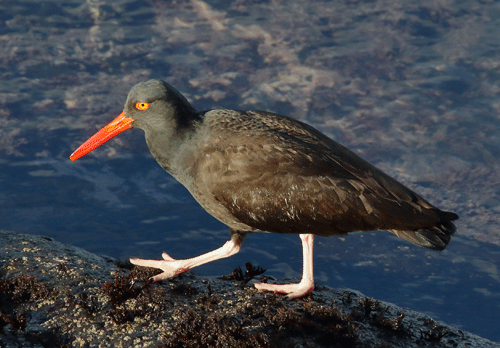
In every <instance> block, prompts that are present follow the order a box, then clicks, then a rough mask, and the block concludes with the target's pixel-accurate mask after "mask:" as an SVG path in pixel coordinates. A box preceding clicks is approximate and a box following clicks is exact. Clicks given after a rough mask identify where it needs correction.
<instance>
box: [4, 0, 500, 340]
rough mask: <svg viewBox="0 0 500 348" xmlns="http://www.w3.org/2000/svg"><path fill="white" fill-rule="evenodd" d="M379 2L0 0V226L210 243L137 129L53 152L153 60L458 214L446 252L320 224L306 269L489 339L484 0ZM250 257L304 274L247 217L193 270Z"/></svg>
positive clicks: (273, 271) (204, 100) (499, 251)
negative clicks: (341, 233)
mask: <svg viewBox="0 0 500 348" xmlns="http://www.w3.org/2000/svg"><path fill="white" fill-rule="evenodd" d="M387 6H389V5H386V4H385V3H382V2H377V1H375V2H370V3H369V4H368V3H367V4H359V3H357V4H355V5H353V4H351V3H350V2H347V1H346V2H345V3H343V2H326V1H325V2H315V3H312V4H311V3H309V2H307V1H289V2H287V3H286V4H285V3H283V4H280V3H278V2H272V3H267V2H255V3H253V2H250V3H248V4H246V3H242V2H238V1H234V2H222V1H208V2H207V3H202V2H199V1H191V2H164V3H163V2H156V3H144V2H140V1H115V2H113V4H109V5H106V4H101V3H100V2H84V1H65V2H59V1H26V2H22V3H13V2H2V3H0V19H1V20H2V23H3V26H0V34H1V35H3V36H2V38H3V40H2V41H1V44H0V50H1V54H0V78H1V81H2V83H1V84H0V166H1V171H0V228H1V229H7V230H14V231H18V232H24V233H33V234H42V235H46V236H50V237H53V238H55V239H56V240H58V241H60V242H63V243H68V244H72V245H76V246H79V247H83V248H85V249H87V250H89V251H91V252H94V253H98V254H105V255H109V256H112V257H115V258H120V259H125V258H128V257H130V256H139V257H147V258H159V257H160V255H161V252H162V251H167V252H168V253H169V254H170V255H171V256H173V257H175V258H185V257H192V256H195V255H198V254H201V253H204V252H207V251H209V250H212V249H215V248H217V247H219V246H221V245H222V244H223V243H224V242H225V241H226V240H227V239H228V238H229V231H228V229H227V228H226V227H225V226H224V225H222V224H221V223H219V222H218V221H216V220H215V219H213V218H212V217H211V216H209V215H208V214H207V213H206V212H204V211H203V210H202V209H201V208H200V207H199V206H198V204H197V203H196V202H195V201H194V200H193V198H192V197H191V196H190V195H189V193H188V192H187V191H186V190H185V189H184V188H183V187H182V186H181V185H180V184H178V183H177V182H176V181H175V180H174V179H172V178H171V177H170V176H169V175H168V174H166V173H165V172H164V171H163V170H162V169H161V168H160V167H159V166H158V165H157V164H156V162H155V161H154V159H153V158H152V157H151V155H150V154H149V151H148V150H147V147H146V145H145V142H144V139H143V134H142V132H141V131H138V130H134V131H128V132H125V133H123V134H120V135H119V136H118V137H117V139H114V140H112V141H110V142H109V143H107V144H106V145H103V146H102V147H101V148H99V149H97V150H95V151H94V152H93V153H91V154H89V155H87V156H85V157H84V158H82V159H80V160H78V161H76V162H71V161H70V160H69V159H68V156H69V155H70V154H71V152H72V151H73V150H74V149H75V148H76V147H77V146H78V145H80V144H81V143H82V142H83V141H85V140H86V139H87V138H88V137H89V136H91V135H92V134H93V133H95V131H96V130H97V129H99V127H101V126H103V125H105V124H106V123H107V122H109V121H110V120H112V119H113V118H114V117H115V116H117V115H118V114H119V113H120V112H121V109H122V106H123V103H124V101H125V98H126V95H127V93H128V90H129V89H130V87H132V86H133V85H134V84H135V83H137V82H139V81H142V80H145V79H148V78H163V79H166V80H167V81H168V82H170V83H171V84H173V85H174V86H176V87H177V88H178V89H179V90H180V91H181V92H182V93H183V94H184V95H185V96H186V97H187V98H189V100H190V101H192V103H193V105H194V106H195V107H197V108H198V109H207V108H214V107H227V108H237V109H265V110H269V111H275V112H278V113H282V114H287V115H290V116H293V117H296V118H298V119H301V120H303V121H305V122H308V123H310V124H312V125H313V126H315V127H317V128H318V129H320V130H321V131H323V132H325V133H326V134H328V135H329V136H331V137H332V138H334V139H336V140H337V141H339V142H341V143H342V144H344V145H346V146H347V147H349V148H351V149H352V150H354V151H356V152H358V153H359V154H360V155H361V156H362V157H364V158H365V159H367V160H369V161H370V162H371V163H373V164H375V165H377V166H378V167H380V168H381V169H383V170H384V171H386V172H387V173H389V174H390V175H392V176H394V177H396V178H397V179H398V180H401V181H402V182H404V183H405V184H406V185H408V186H410V187H411V188H412V189H414V190H415V191H417V192H419V193H421V194H422V195H423V196H424V197H425V198H427V199H428V200H429V201H431V202H432V203H433V204H435V205H437V206H438V207H440V208H442V209H445V210H451V211H455V212H456V213H458V214H459V215H460V220H458V222H457V227H458V233H457V235H456V236H454V238H453V239H452V242H451V243H450V245H449V247H448V248H447V249H446V250H445V251H444V252H442V253H438V252H434V251H430V250H425V249H422V248H418V247H415V246H413V245H411V244H409V243H407V242H405V241H403V240H400V239H398V238H396V237H394V236H393V235H391V234H390V233H388V232H376V233H358V234H352V235H350V236H348V237H346V238H337V237H331V238H316V244H315V276H316V281H317V283H318V285H328V286H331V287H347V288H352V289H356V290H359V291H361V292H363V293H365V295H367V296H371V297H374V298H377V299H381V300H385V301H389V302H393V303H396V304H398V305H400V306H403V307H409V308H412V309H414V310H419V311H423V312H426V313H428V314H430V315H432V316H433V317H434V318H436V319H438V320H442V321H444V322H446V323H448V324H451V325H456V326H459V327H460V328H462V329H464V330H467V331H471V332H473V333H476V334H478V335H481V336H483V337H485V338H489V339H491V340H494V341H500V334H499V331H498V322H499V319H500V315H499V314H498V313H499V311H500V274H499V271H498V265H500V233H499V232H498V213H499V212H500V200H499V198H498V197H499V195H498V193H499V187H500V185H499V184H500V179H499V178H500V175H499V174H500V166H499V163H498V158H499V154H500V138H499V137H498V129H499V128H500V118H499V117H498V114H499V113H498V111H499V109H500V103H499V102H498V93H499V92H498V91H499V90H500V89H499V81H500V80H499V73H498V67H499V66H500V64H499V63H498V58H497V57H498V56H499V55H498V53H499V46H498V42H500V41H499V39H500V38H499V37H498V36H499V35H500V34H499V33H500V31H499V30H498V27H499V26H498V24H499V23H498V21H499V20H498V19H497V18H500V16H499V15H500V13H499V12H500V11H499V5H497V4H496V3H492V4H483V3H482V2H474V1H469V2H463V3H460V4H455V3H453V4H452V3H450V4H447V5H446V4H441V5H439V6H438V5H434V3H429V4H428V5H425V4H418V5H416V4H413V2H403V1H402V2H400V3H397V4H392V5H391V6H390V8H387ZM446 6H448V7H446ZM470 8H474V11H472V10H469V9H470ZM278 13H279V15H277V14H278ZM248 261H250V262H252V263H253V264H256V265H260V266H262V267H264V268H266V269H267V274H268V275H272V276H275V277H277V278H282V277H296V278H299V277H300V271H301V269H302V255H301V246H300V239H299V238H298V237H297V236H282V235H276V234H254V235H249V236H248V237H247V238H246V240H245V241H244V243H243V248H242V251H241V252H240V253H239V254H237V255H235V256H233V257H231V258H229V259H225V260H220V261H217V262H213V263H210V264H207V265H204V266H201V267H199V268H198V269H195V271H196V272H198V273H199V274H201V275H221V274H228V273H230V272H231V271H232V270H233V269H234V268H235V267H236V266H238V265H241V266H243V265H244V263H245V262H248Z"/></svg>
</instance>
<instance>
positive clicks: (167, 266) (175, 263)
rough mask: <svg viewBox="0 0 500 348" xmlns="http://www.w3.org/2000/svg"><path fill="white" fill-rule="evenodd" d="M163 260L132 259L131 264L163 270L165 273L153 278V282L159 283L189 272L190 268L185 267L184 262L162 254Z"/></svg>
mask: <svg viewBox="0 0 500 348" xmlns="http://www.w3.org/2000/svg"><path fill="white" fill-rule="evenodd" d="M162 257H163V260H146V259H136V258H133V257H131V258H130V263H132V264H134V265H136V266H142V267H152V268H157V269H161V270H162V271H163V273H160V274H157V275H155V276H154V277H152V279H153V281H155V282H157V281H160V280H164V279H169V278H172V277H174V276H176V275H177V274H180V273H184V272H187V271H189V267H186V266H185V265H183V261H184V260H176V259H173V258H172V257H170V256H169V255H168V254H167V253H163V254H162Z"/></svg>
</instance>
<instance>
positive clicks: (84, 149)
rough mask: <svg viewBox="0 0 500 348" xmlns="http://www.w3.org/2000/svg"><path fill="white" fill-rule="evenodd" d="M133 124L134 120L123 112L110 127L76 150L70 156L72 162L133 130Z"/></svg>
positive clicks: (105, 127)
mask: <svg viewBox="0 0 500 348" xmlns="http://www.w3.org/2000/svg"><path fill="white" fill-rule="evenodd" d="M132 122H134V119H133V118H130V117H126V116H125V114H124V113H123V112H122V113H121V114H120V115H118V117H117V118H115V119H114V120H113V121H111V122H110V123H109V124H108V125H106V126H104V127H102V129H101V130H100V131H98V132H97V133H96V134H94V135H93V136H92V137H90V139H89V140H87V141H86V142H84V143H83V144H82V145H81V146H80V147H79V148H78V149H76V151H75V152H73V153H72V154H71V156H69V158H70V159H71V160H72V161H76V160H77V159H79V158H80V157H82V156H85V155H86V154H88V153H89V152H90V151H92V150H94V149H95V148H97V147H99V146H101V145H102V144H104V143H105V142H106V141H108V140H109V139H111V138H113V137H114V136H115V135H118V134H120V133H121V132H123V131H124V130H127V129H129V128H131V127H132V125H131V123H132Z"/></svg>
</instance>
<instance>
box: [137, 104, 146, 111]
mask: <svg viewBox="0 0 500 348" xmlns="http://www.w3.org/2000/svg"><path fill="white" fill-rule="evenodd" d="M135 108H136V109H137V110H141V111H144V110H147V109H148V108H149V103H145V102H137V103H135Z"/></svg>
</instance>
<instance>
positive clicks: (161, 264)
mask: <svg viewBox="0 0 500 348" xmlns="http://www.w3.org/2000/svg"><path fill="white" fill-rule="evenodd" d="M243 237H244V234H242V235H240V234H238V233H234V234H232V235H231V240H229V241H227V242H226V243H225V244H224V245H223V246H221V247H220V248H219V249H215V250H213V251H211V252H208V253H206V254H203V255H200V256H197V257H193V258H192V259H185V260H175V259H173V258H171V257H170V256H169V255H168V254H167V253H163V254H162V257H163V260H144V259H136V258H133V257H131V258H130V262H131V263H132V264H134V265H137V266H143V267H153V268H158V269H161V270H162V271H163V273H160V274H158V275H156V276H154V277H153V280H154V281H155V282H157V281H159V280H163V279H168V278H172V277H173V276H175V275H177V274H180V273H184V272H187V271H189V270H190V269H191V268H193V267H196V266H200V265H203V264H205V263H208V262H211V261H215V260H218V259H222V258H225V257H229V256H232V255H234V254H236V253H238V251H240V247H241V242H242V241H243Z"/></svg>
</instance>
